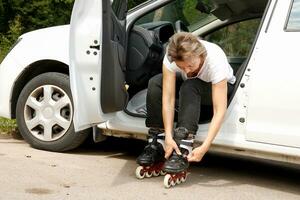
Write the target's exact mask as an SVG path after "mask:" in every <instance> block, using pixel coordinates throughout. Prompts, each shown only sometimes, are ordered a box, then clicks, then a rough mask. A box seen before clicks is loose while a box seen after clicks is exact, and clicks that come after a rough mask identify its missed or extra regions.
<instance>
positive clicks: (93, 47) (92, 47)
mask: <svg viewBox="0 0 300 200" xmlns="http://www.w3.org/2000/svg"><path fill="white" fill-rule="evenodd" d="M90 48H91V49H97V50H100V45H96V46H90Z"/></svg>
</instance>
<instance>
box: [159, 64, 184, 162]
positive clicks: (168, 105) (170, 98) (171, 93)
mask: <svg viewBox="0 0 300 200" xmlns="http://www.w3.org/2000/svg"><path fill="white" fill-rule="evenodd" d="M175 87H176V73H174V72H171V71H170V70H168V69H167V68H166V66H165V65H163V88H162V93H163V95H162V115H163V121H164V128H165V134H166V139H165V143H166V145H165V146H166V147H165V157H166V158H168V157H169V156H170V155H171V154H172V152H173V150H175V151H176V152H177V154H180V151H179V148H178V146H177V144H176V143H175V141H174V140H173V137H172V133H173V124H174V112H175V111H174V110H175Z"/></svg>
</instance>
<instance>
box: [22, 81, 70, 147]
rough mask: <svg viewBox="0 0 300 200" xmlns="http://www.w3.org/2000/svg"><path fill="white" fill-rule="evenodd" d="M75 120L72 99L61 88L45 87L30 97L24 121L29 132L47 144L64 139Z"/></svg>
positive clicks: (38, 89) (35, 91)
mask: <svg viewBox="0 0 300 200" xmlns="http://www.w3.org/2000/svg"><path fill="white" fill-rule="evenodd" d="M72 118H73V107H72V103H71V99H70V97H69V96H68V95H67V93H66V92H65V91H64V90H62V89H61V88H59V87H57V86H54V85H43V86H41V87H39V88H36V89H35V90H34V91H33V92H32V93H31V94H30V95H29V97H28V99H27V101H26V104H25V109H24V119H25V124H26V126H27V128H28V130H29V132H30V133H31V134H32V135H33V136H34V137H36V138H37V139H39V140H41V141H45V142H51V141H55V140H57V139H59V138H61V137H63V136H64V135H65V134H66V132H67V131H68V130H69V128H70V126H71V123H72Z"/></svg>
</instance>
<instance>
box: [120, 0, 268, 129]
mask: <svg viewBox="0 0 300 200" xmlns="http://www.w3.org/2000/svg"><path fill="white" fill-rule="evenodd" d="M182 2H184V1H175V2H174V3H173V4H172V5H166V6H165V7H164V8H161V9H160V10H156V11H153V12H152V13H149V14H147V15H145V16H143V17H142V18H141V19H139V20H137V21H136V22H135V24H134V25H133V26H132V29H131V31H130V35H129V37H128V47H127V65H126V75H125V76H126V83H127V84H128V85H129V88H128V93H129V102H128V104H127V107H126V109H125V111H126V112H127V113H128V114H130V115H132V116H137V117H146V115H147V109H146V95H147V84H148V81H149V79H151V77H153V76H155V75H156V74H159V73H162V61H163V57H164V55H165V52H166V46H167V45H168V40H169V38H170V37H172V35H173V34H175V33H176V32H181V31H189V32H194V31H196V30H197V29H200V28H201V27H202V26H204V25H206V24H208V23H210V22H213V21H214V20H221V21H222V23H219V25H218V26H215V27H212V28H211V29H209V30H208V31H206V32H205V33H202V34H201V35H198V36H199V37H200V38H201V39H204V40H207V41H210V42H214V43H216V44H218V45H219V46H221V48H222V49H223V50H224V51H225V53H226V55H227V56H228V61H229V63H230V65H231V66H232V68H233V70H234V74H235V76H236V78H237V81H236V84H235V90H234V92H233V94H231V96H230V97H229V102H230V101H231V99H232V98H233V96H234V93H235V91H236V90H237V88H238V84H239V82H240V80H241V78H242V74H243V72H244V70H245V66H246V63H247V58H248V55H250V54H251V49H252V46H253V44H254V42H255V37H256V33H257V30H258V29H259V25H260V21H261V20H260V19H261V18H262V16H263V13H264V10H265V7H266V5H267V0H264V1H261V0H253V1H246V0H243V1H241V0H240V1H237V0H232V1H221V0H214V2H213V3H214V4H205V3H203V2H202V1H197V0H195V1H194V4H193V7H189V9H192V10H191V11H189V10H187V11H185V12H183V13H181V14H179V15H177V16H175V17H174V19H168V17H165V18H164V17H163V14H161V12H162V11H163V12H166V16H169V15H170V13H168V6H169V8H171V9H174V7H175V8H177V7H178V4H180V5H181V6H183V7H184V6H186V5H184V3H182ZM172 6H173V7H172ZM176 6H177V7H176ZM189 6H190V5H189ZM185 8H186V7H185ZM170 12H174V10H171V11H170ZM189 12H190V13H196V12H197V14H198V15H199V16H201V20H200V21H199V20H198V21H199V22H201V23H198V21H197V19H191V21H193V20H194V21H193V22H191V21H188V20H186V18H185V17H184V15H187V14H188V13H189ZM157 13H160V17H157ZM151 14H152V16H154V17H151ZM149 16H150V17H149ZM182 16H183V17H182ZM208 19H209V20H210V21H208ZM207 21H208V22H207ZM204 22H206V23H204ZM197 23H198V24H197ZM197 25H198V26H197ZM228 105H229V103H228ZM201 110H202V111H201V117H200V121H199V123H206V122H208V121H209V120H210V119H211V118H212V115H213V113H212V106H202V107H201Z"/></svg>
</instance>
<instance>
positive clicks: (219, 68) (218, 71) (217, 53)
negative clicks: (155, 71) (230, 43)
mask: <svg viewBox="0 0 300 200" xmlns="http://www.w3.org/2000/svg"><path fill="white" fill-rule="evenodd" d="M199 41H200V42H201V44H203V45H204V47H205V49H206V52H207V57H206V59H205V61H204V63H203V66H202V68H201V70H200V71H199V73H198V75H197V78H199V79H201V80H203V81H205V82H211V83H212V84H216V83H218V82H220V81H222V80H224V79H227V81H228V83H231V84H234V83H235V80H236V78H235V76H234V75H233V69H232V68H231V66H230V64H229V63H228V60H227V57H226V55H225V53H224V51H223V50H222V49H221V48H220V47H219V46H218V45H216V44H214V43H211V42H207V41H204V40H199ZM170 60H171V59H170V58H169V57H168V55H167V53H166V55H165V57H164V61H163V63H164V65H165V66H166V67H167V69H169V70H170V71H171V72H175V73H181V75H182V78H183V79H184V80H186V79H188V77H187V75H186V73H185V72H184V71H183V70H181V69H180V68H179V67H178V66H177V65H176V63H175V62H173V61H170Z"/></svg>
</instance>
